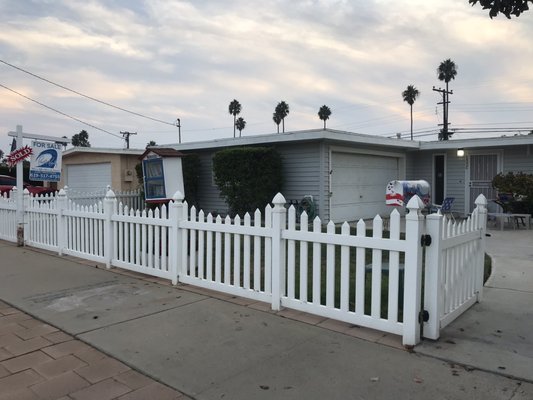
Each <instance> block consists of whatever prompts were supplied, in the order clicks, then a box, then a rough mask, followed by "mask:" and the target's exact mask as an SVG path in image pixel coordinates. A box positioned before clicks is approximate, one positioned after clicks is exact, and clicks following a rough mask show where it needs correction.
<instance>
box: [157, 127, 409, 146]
mask: <svg viewBox="0 0 533 400" xmlns="http://www.w3.org/2000/svg"><path fill="white" fill-rule="evenodd" d="M319 140H330V141H334V142H339V143H354V144H368V145H383V146H388V147H396V148H405V149H418V142H416V141H407V140H401V139H391V138H386V137H382V136H372V135H364V134H361V133H353V132H346V131H338V130H334V129H313V130H305V131H295V132H285V133H279V134H276V133H274V134H266V135H255V136H245V137H240V138H224V139H215V140H208V141H202V142H189V143H180V144H170V145H165V147H172V148H174V149H177V150H201V149H212V148H222V147H233V146H244V145H261V144H277V143H290V142H308V141H319ZM152 149H153V148H152Z"/></svg>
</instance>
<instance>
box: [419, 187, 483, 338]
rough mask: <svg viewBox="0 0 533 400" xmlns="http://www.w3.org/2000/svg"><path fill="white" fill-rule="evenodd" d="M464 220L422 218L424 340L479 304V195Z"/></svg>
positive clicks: (480, 210) (480, 222)
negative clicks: (423, 220) (423, 230)
mask: <svg viewBox="0 0 533 400" xmlns="http://www.w3.org/2000/svg"><path fill="white" fill-rule="evenodd" d="M475 203H476V208H475V209H474V211H473V212H472V215H471V216H470V217H468V219H466V220H464V221H461V222H452V221H451V220H447V219H445V218H444V217H443V216H442V215H439V214H431V215H428V216H427V217H426V234H427V235H428V236H430V237H431V238H432V240H431V243H430V244H429V241H426V245H427V247H426V255H425V285H424V310H425V311H427V321H426V323H425V325H424V337H426V338H429V339H438V338H439V336H440V330H441V329H443V328H444V327H445V326H446V325H448V324H449V323H451V322H452V321H453V320H455V319H456V318H457V317H458V316H460V315H461V314H462V313H463V312H465V311H466V310H468V309H469V308H470V307H471V306H472V305H474V304H475V303H476V302H478V301H480V300H481V297H482V291H483V272H484V264H485V262H484V260H485V232H486V224H487V208H486V207H487V200H486V198H485V196H483V195H482V194H480V195H479V196H478V197H477V199H476V201H475Z"/></svg>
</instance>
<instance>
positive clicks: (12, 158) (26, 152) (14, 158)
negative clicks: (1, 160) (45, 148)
mask: <svg viewBox="0 0 533 400" xmlns="http://www.w3.org/2000/svg"><path fill="white" fill-rule="evenodd" d="M31 154H32V149H31V147H29V146H24V147H21V148H19V149H15V150H13V151H12V152H11V153H10V154H9V155H8V156H7V164H8V165H9V166H10V167H14V166H15V165H17V164H18V163H19V162H21V161H22V160H24V159H25V158H26V157H28V156H30V155H31Z"/></svg>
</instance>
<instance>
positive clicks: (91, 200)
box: [64, 185, 144, 210]
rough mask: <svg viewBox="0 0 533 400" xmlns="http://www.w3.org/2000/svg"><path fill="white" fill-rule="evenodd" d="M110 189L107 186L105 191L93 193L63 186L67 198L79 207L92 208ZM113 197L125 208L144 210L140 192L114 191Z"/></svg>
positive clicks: (138, 190)
mask: <svg viewBox="0 0 533 400" xmlns="http://www.w3.org/2000/svg"><path fill="white" fill-rule="evenodd" d="M110 189H111V187H110V186H109V185H108V186H107V188H106V189H103V190H95V191H89V192H87V191H76V190H73V189H70V188H69V187H68V186H65V188H64V190H65V192H66V194H67V196H68V198H69V199H70V200H72V201H74V202H75V203H76V204H78V205H80V206H92V205H94V204H97V203H99V202H103V201H104V198H105V195H106V193H107V192H108V191H109V190H110ZM113 192H114V193H115V197H116V198H117V201H118V202H119V203H122V204H123V205H124V206H125V207H126V206H127V207H129V208H130V209H131V208H133V209H134V210H142V209H144V198H143V196H142V193H141V190H140V189H136V190H114V191H113Z"/></svg>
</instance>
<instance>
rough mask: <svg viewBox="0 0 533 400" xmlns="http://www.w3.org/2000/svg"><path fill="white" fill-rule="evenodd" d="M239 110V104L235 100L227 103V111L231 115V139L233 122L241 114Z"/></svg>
mask: <svg viewBox="0 0 533 400" xmlns="http://www.w3.org/2000/svg"><path fill="white" fill-rule="evenodd" d="M241 108H242V107H241V103H239V102H238V101H237V100H235V99H233V101H232V102H231V103H229V107H228V111H229V113H230V114H231V115H233V137H235V122H236V120H237V115H239V114H240V113H241Z"/></svg>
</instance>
